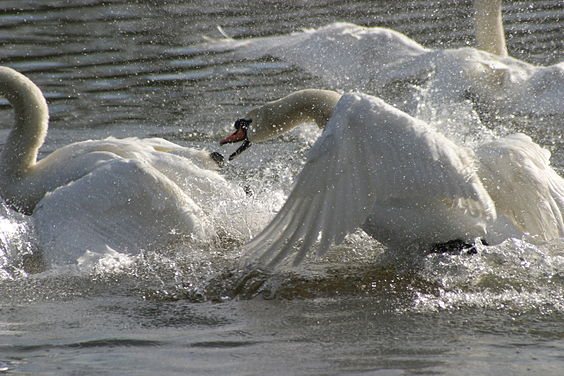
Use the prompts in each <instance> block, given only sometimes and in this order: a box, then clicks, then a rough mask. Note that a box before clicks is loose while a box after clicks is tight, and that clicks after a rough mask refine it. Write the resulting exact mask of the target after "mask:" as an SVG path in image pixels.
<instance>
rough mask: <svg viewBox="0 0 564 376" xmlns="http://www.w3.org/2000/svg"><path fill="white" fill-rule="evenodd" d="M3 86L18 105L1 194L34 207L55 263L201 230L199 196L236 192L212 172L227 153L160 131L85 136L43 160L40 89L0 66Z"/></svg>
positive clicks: (3, 158)
mask: <svg viewBox="0 0 564 376" xmlns="http://www.w3.org/2000/svg"><path fill="white" fill-rule="evenodd" d="M0 95H2V96H4V97H6V98H7V99H8V101H9V102H10V103H11V105H12V106H13V108H14V111H15V126H14V127H13V129H12V130H11V132H10V134H9V136H8V138H7V140H6V141H5V143H4V145H3V150H2V153H1V154H0V196H1V197H2V198H3V199H4V200H5V201H6V202H7V203H9V205H10V206H12V207H13V208H15V209H17V210H18V211H21V212H23V213H26V214H32V218H33V223H34V227H35V229H36V232H37V235H38V238H39V245H40V247H41V248H42V251H43V256H44V258H45V259H46V261H47V262H49V263H52V264H53V263H54V264H64V263H73V262H76V260H77V259H79V258H80V257H81V256H83V255H84V253H85V251H90V253H91V254H94V255H98V256H102V255H104V254H106V253H109V252H110V253H111V252H112V250H114V251H126V252H129V253H136V252H139V250H141V249H144V250H153V249H158V248H160V247H162V246H164V245H166V244H168V243H169V242H171V241H174V239H177V238H178V237H180V236H193V237H195V238H201V237H202V236H204V228H203V221H205V216H204V213H203V211H202V209H201V208H200V207H199V205H198V203H200V202H202V200H204V199H205V196H208V195H211V194H212V193H213V192H215V191H217V190H222V189H224V190H225V191H227V193H229V191H230V189H229V188H227V183H226V181H225V180H224V179H223V178H222V177H221V176H219V175H218V174H217V173H216V172H215V171H213V170H216V169H217V168H218V166H217V163H216V161H215V160H214V158H215V159H216V160H219V159H218V156H219V155H210V154H209V153H207V152H204V151H197V150H193V149H190V148H184V147H180V146H178V145H176V144H173V143H171V142H168V141H165V140H163V139H158V138H150V139H137V138H126V139H115V138H108V139H105V140H97V141H84V142H77V143H74V144H70V145H67V146H65V147H62V148H60V149H58V150H56V151H54V152H53V153H51V154H50V155H48V156H46V157H45V158H43V159H41V160H39V161H37V153H38V150H39V148H40V147H41V145H42V144H43V141H44V139H45V136H46V133H47V125H48V109H47V103H46V101H45V99H44V97H43V95H42V93H41V91H40V89H39V88H38V87H37V86H35V85H34V84H33V82H31V81H30V80H29V79H28V78H26V77H25V76H24V75H22V74H20V73H18V72H16V71H15V70H13V69H10V68H8V67H0ZM227 193H225V194H227Z"/></svg>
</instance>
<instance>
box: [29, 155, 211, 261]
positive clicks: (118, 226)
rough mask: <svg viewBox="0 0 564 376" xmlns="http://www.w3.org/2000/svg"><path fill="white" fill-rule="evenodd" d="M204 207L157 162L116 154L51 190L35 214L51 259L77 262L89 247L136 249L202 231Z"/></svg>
mask: <svg viewBox="0 0 564 376" xmlns="http://www.w3.org/2000/svg"><path fill="white" fill-rule="evenodd" d="M201 216H202V214H201V212H200V210H199V208H198V207H197V206H196V205H195V204H194V203H193V202H192V200H191V199H190V198H189V197H188V196H187V195H186V194H185V193H184V192H183V191H182V190H181V189H180V188H179V187H178V186H177V185H176V184H174V183H173V182H172V181H171V180H169V179H168V178H167V177H166V176H165V175H163V174H162V173H161V172H159V171H158V170H156V169H155V168H153V167H152V166H151V165H149V164H147V163H145V162H142V161H139V160H132V159H124V158H114V159H111V160H109V161H107V162H105V163H102V164H100V166H99V167H98V168H96V169H95V170H94V171H92V172H91V173H89V174H88V175H86V176H84V177H82V178H80V179H78V180H76V181H73V182H71V183H69V184H67V185H65V186H62V187H59V188H57V189H56V190H54V191H53V192H50V193H48V194H47V195H46V196H45V197H44V198H43V199H42V200H41V201H40V202H39V204H38V205H37V206H36V208H35V210H34V213H33V221H34V227H35V230H36V232H37V236H38V239H39V242H40V245H41V247H42V251H43V255H44V257H45V259H46V261H47V262H48V263H51V264H68V263H75V262H76V261H77V259H78V258H80V257H81V256H82V255H83V254H84V252H85V251H90V252H92V253H94V254H97V255H100V256H103V255H105V254H106V253H107V252H108V251H109V250H108V249H111V250H115V251H119V252H126V253H131V254H135V253H138V252H139V251H140V250H154V249H158V248H160V247H163V246H165V245H166V244H167V243H169V242H170V241H171V239H177V238H178V236H181V235H192V236H196V237H198V236H201V235H202V229H201V226H200V221H199V218H200V217H201Z"/></svg>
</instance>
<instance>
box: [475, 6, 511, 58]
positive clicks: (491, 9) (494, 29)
mask: <svg viewBox="0 0 564 376" xmlns="http://www.w3.org/2000/svg"><path fill="white" fill-rule="evenodd" d="M501 1H502V0H474V10H475V12H476V15H475V25H474V27H475V34H476V47H477V48H479V49H480V50H483V51H486V52H489V53H491V54H494V55H498V56H502V57H505V56H507V46H506V45H505V34H504V30H503V19H502V15H501Z"/></svg>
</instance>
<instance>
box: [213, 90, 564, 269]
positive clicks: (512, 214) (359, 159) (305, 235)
mask: <svg viewBox="0 0 564 376" xmlns="http://www.w3.org/2000/svg"><path fill="white" fill-rule="evenodd" d="M308 120H309V121H314V122H316V123H317V125H319V126H320V127H322V128H323V127H324V131H323V133H322V135H321V136H320V137H319V139H318V140H317V141H316V143H315V144H314V145H313V147H312V149H311V151H310V152H309V155H308V159H307V162H306V164H305V166H304V168H303V170H302V171H301V172H300V174H299V175H298V176H297V178H296V179H295V185H294V187H293V189H292V191H291V193H290V195H289V197H288V199H287V201H286V203H285V204H284V206H283V207H282V209H281V210H280V212H279V213H278V214H277V215H276V217H275V218H274V219H273V220H272V222H271V223H270V224H269V225H268V226H267V227H266V228H265V229H264V230H263V231H262V232H261V233H260V234H259V235H257V236H256V237H255V238H254V239H253V240H252V241H251V242H250V243H249V244H248V245H247V246H246V248H247V249H248V251H249V253H250V254H252V255H256V256H257V257H258V259H259V260H260V261H261V262H267V263H269V264H270V265H271V266H272V265H276V264H277V263H278V262H280V261H281V260H282V259H283V258H285V257H286V256H287V255H288V254H289V253H290V252H291V251H293V250H294V246H295V245H296V244H298V242H299V241H300V240H301V241H302V244H301V246H300V247H299V250H298V251H297V255H296V257H295V259H294V263H295V264H297V263H299V262H300V261H301V260H302V259H303V258H304V256H305V255H306V253H308V251H310V250H311V248H312V246H313V245H314V244H315V243H316V242H317V241H318V240H319V243H320V244H319V248H318V249H319V253H324V252H325V251H326V250H327V248H328V247H329V246H330V245H331V244H332V243H340V242H341V241H342V240H343V238H344V236H345V235H347V234H348V233H350V232H352V231H354V230H355V229H357V228H360V227H361V228H363V229H364V230H365V231H366V232H367V233H369V234H370V235H372V236H373V237H374V238H375V239H377V240H379V241H380V242H382V243H383V244H385V245H387V246H390V247H406V246H409V245H411V244H414V243H415V244H418V245H422V246H424V247H431V246H432V245H434V244H440V243H447V242H449V241H452V240H460V241H462V242H464V243H472V242H474V241H475V239H476V238H482V239H484V240H485V241H486V242H488V243H490V244H493V243H498V242H501V241H503V240H504V239H506V238H508V237H513V236H521V235H523V233H525V232H527V233H530V234H532V235H536V236H539V237H540V238H543V239H549V238H555V237H561V236H564V222H563V218H562V213H563V211H564V179H562V178H561V177H560V176H559V175H558V174H557V173H556V172H554V170H552V168H551V167H550V165H549V156H550V153H549V152H548V151H547V150H544V149H542V148H541V147H540V146H538V145H536V144H535V143H533V142H532V141H531V139H530V138H529V137H527V136H525V135H523V134H516V135H512V136H508V137H506V138H503V139H500V140H497V141H495V142H492V143H489V144H486V145H483V146H482V147H481V148H479V149H478V150H477V152H476V155H474V154H473V153H472V152H471V151H470V150H467V149H465V148H463V147H459V146H457V145H455V144H454V143H453V142H451V141H450V140H449V139H447V138H446V137H444V136H443V135H442V134H440V133H438V132H437V131H435V130H434V129H433V127H431V126H430V125H429V124H427V123H425V122H423V121H421V120H418V119H415V118H413V117H411V116H409V115H407V114H405V113H403V112H401V111H399V110H397V109H395V108H394V107H392V106H390V105H388V104H386V103H385V102H383V101H382V100H380V99H378V98H376V97H372V96H368V95H365V94H344V95H342V96H341V95H339V94H337V93H335V92H332V91H326V90H314V89H306V90H302V91H298V92H295V93H293V94H290V95H289V96H287V97H284V98H282V99H279V100H277V101H273V102H269V103H267V104H265V105H263V106H262V107H259V108H257V109H254V110H252V111H250V112H249V113H248V114H247V116H246V117H245V118H243V119H240V120H238V121H237V122H236V123H235V128H236V131H235V133H233V134H232V135H231V136H229V137H226V138H225V139H223V140H221V141H220V143H221V144H225V143H231V142H238V141H243V142H244V144H243V145H242V146H241V147H240V148H239V149H238V150H237V151H236V152H235V153H233V154H232V155H231V157H230V158H231V159H232V158H234V157H235V156H237V155H238V154H240V153H241V152H242V151H243V150H244V149H245V148H247V147H249V146H250V145H251V143H252V142H260V141H263V140H266V139H269V138H272V137H275V136H277V135H279V134H282V133H284V132H287V131H288V130H289V129H291V128H293V127H296V126H298V125H300V124H302V123H304V122H305V121H308Z"/></svg>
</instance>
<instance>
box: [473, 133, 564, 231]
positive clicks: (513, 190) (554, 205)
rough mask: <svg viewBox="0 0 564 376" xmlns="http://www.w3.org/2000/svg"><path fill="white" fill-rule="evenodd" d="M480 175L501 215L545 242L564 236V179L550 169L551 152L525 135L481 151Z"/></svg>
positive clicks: (494, 144)
mask: <svg viewBox="0 0 564 376" xmlns="http://www.w3.org/2000/svg"><path fill="white" fill-rule="evenodd" d="M477 156H478V158H479V159H480V171H479V174H480V176H481V177H482V181H483V182H484V185H485V186H486V188H487V189H488V192H489V193H490V195H491V197H492V198H493V199H494V201H495V203H496V208H497V211H498V214H499V215H502V214H503V215H504V216H506V217H507V218H508V219H509V220H510V221H511V222H512V223H513V225H514V226H515V227H517V228H518V229H519V230H521V231H523V232H528V233H530V234H531V235H538V236H540V237H541V238H543V239H554V238H558V237H562V236H564V221H563V215H564V179H563V178H562V177H560V176H559V175H558V174H557V173H556V171H554V170H553V169H552V167H551V166H550V152H549V151H548V150H546V149H543V148H542V147H540V146H539V145H537V144H536V143H534V142H533V141H532V140H531V138H530V137H529V136H527V135H524V134H522V133H518V134H514V135H510V136H507V137H504V138H502V139H499V140H496V141H494V142H490V143H488V144H485V145H483V146H482V147H480V148H479V149H478V150H477Z"/></svg>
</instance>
